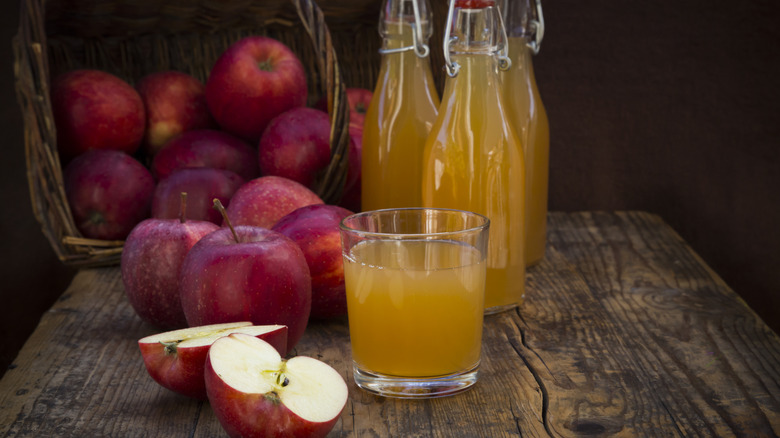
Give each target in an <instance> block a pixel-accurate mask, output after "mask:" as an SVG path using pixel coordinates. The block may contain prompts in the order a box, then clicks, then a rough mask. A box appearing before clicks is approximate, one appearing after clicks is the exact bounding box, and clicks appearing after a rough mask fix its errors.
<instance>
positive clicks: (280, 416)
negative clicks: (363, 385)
mask: <svg viewBox="0 0 780 438" xmlns="http://www.w3.org/2000/svg"><path fill="white" fill-rule="evenodd" d="M205 379H206V392H207V394H208V399H209V403H210V404H211V408H212V409H213V410H214V414H215V415H216V417H217V419H218V420H219V422H220V424H221V425H222V427H223V428H224V429H225V431H226V432H227V433H228V435H229V436H231V437H324V436H326V435H327V434H328V432H329V431H330V430H331V429H332V428H333V426H335V425H336V423H337V422H338V420H339V418H340V415H341V412H342V411H343V410H344V406H346V404H347V399H348V396H349V390H348V389H347V384H346V382H345V381H344V378H343V377H341V375H340V374H339V373H338V372H337V371H336V370H334V369H333V368H332V367H331V366H330V365H328V364H326V363H324V362H321V361H319V360H317V359H314V358H311V357H307V356H296V357H293V358H292V359H289V360H287V361H285V360H283V359H282V357H281V356H280V355H279V353H278V352H277V351H276V350H274V349H273V347H271V346H270V345H269V344H268V343H267V342H264V341H262V340H260V339H257V338H253V337H251V336H247V335H242V334H235V335H229V336H226V337H224V338H220V339H218V340H217V341H216V342H214V344H213V345H212V346H211V349H210V350H209V353H208V357H207V358H206V372H205Z"/></svg>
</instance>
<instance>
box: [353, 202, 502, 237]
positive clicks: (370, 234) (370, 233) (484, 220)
mask: <svg viewBox="0 0 780 438" xmlns="http://www.w3.org/2000/svg"><path fill="white" fill-rule="evenodd" d="M394 211H395V212H410V211H432V212H444V213H461V214H466V215H468V216H472V217H475V218H478V219H480V220H481V221H482V223H481V224H478V225H475V226H471V227H464V228H461V229H458V230H453V231H438V232H431V233H386V232H378V231H366V230H360V229H357V228H352V227H349V226H347V225H346V222H347V221H348V220H350V219H355V218H358V217H366V216H370V215H372V214H375V213H387V212H394ZM489 226H490V219H489V218H488V217H487V216H485V215H483V214H480V213H475V212H473V211H469V210H459V209H456V208H438V207H399V208H382V209H377V210H369V211H362V212H360V213H353V214H351V215H349V216H347V217H345V218H344V219H342V220H341V221H339V229H340V230H341V231H346V232H349V233H354V234H356V235H359V236H360V237H382V238H392V237H393V236H397V238H405V237H409V236H414V237H426V236H430V237H442V236H448V235H455V234H469V233H475V232H481V231H483V230H485V229H487V228H488V227H489Z"/></svg>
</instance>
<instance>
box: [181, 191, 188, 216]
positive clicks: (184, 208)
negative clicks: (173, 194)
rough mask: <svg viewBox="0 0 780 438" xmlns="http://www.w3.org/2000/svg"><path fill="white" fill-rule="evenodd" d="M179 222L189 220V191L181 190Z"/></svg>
mask: <svg viewBox="0 0 780 438" xmlns="http://www.w3.org/2000/svg"><path fill="white" fill-rule="evenodd" d="M179 222H181V223H185V222H187V192H181V204H180V206H179Z"/></svg>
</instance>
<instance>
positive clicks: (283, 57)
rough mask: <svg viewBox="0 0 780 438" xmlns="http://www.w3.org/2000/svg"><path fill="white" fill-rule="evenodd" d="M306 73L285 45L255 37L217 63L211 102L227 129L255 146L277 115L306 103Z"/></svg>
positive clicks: (212, 76) (209, 96)
mask: <svg viewBox="0 0 780 438" xmlns="http://www.w3.org/2000/svg"><path fill="white" fill-rule="evenodd" d="M307 96H308V90H307V85H306V73H305V71H304V68H303V65H302V64H301V61H300V60H299V59H298V57H297V56H296V55H295V53H293V52H292V51H291V50H290V49H289V48H288V47H287V46H285V45H284V44H283V43H281V42H279V41H277V40H275V39H272V38H268V37H263V36H250V37H245V38H243V39H241V40H239V41H237V42H236V43H234V44H232V45H231V46H230V47H228V49H227V50H225V51H224V52H223V53H222V55H221V56H220V57H219V59H217V61H216V63H215V64H214V66H213V67H212V69H211V73H210V74H209V78H208V80H207V81H206V102H208V106H209V110H210V111H211V114H212V115H213V116H214V118H215V119H216V121H217V123H218V124H219V126H221V127H222V129H223V130H225V131H227V132H230V133H232V134H234V135H236V136H238V137H241V138H243V139H245V140H247V141H249V142H251V143H253V144H256V142H257V141H258V140H259V139H260V135H261V134H262V133H263V130H264V129H265V127H266V126H267V125H268V123H269V122H270V121H271V119H273V118H274V117H276V116H277V115H279V114H281V113H283V112H285V111H287V110H289V109H292V108H296V107H299V106H304V105H305V104H306V99H307Z"/></svg>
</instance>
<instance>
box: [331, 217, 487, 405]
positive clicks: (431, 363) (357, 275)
mask: <svg viewBox="0 0 780 438" xmlns="http://www.w3.org/2000/svg"><path fill="white" fill-rule="evenodd" d="M489 226H490V221H489V220H488V218H487V217H485V216H482V215H479V214H476V213H472V212H467V211H461V210H449V209H436V208H399V209H386V210H376V211H367V212H363V213H358V214H355V215H352V216H349V217H347V218H345V219H344V220H342V221H341V243H342V255H343V257H344V279H345V282H346V292H347V313H348V318H349V335H350V343H351V346H352V362H353V376H354V379H355V383H357V385H358V386H359V387H360V388H363V389H364V390H366V391H369V392H371V393H374V394H378V395H382V396H386V397H398V398H432V397H442V396H447V395H452V394H457V393H459V392H461V391H464V390H466V389H468V388H470V387H471V386H472V385H474V384H475V383H476V382H477V372H478V370H479V362H480V352H481V344H482V319H483V314H484V304H485V272H486V268H485V264H486V262H485V258H486V250H487V241H488V229H489Z"/></svg>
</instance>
